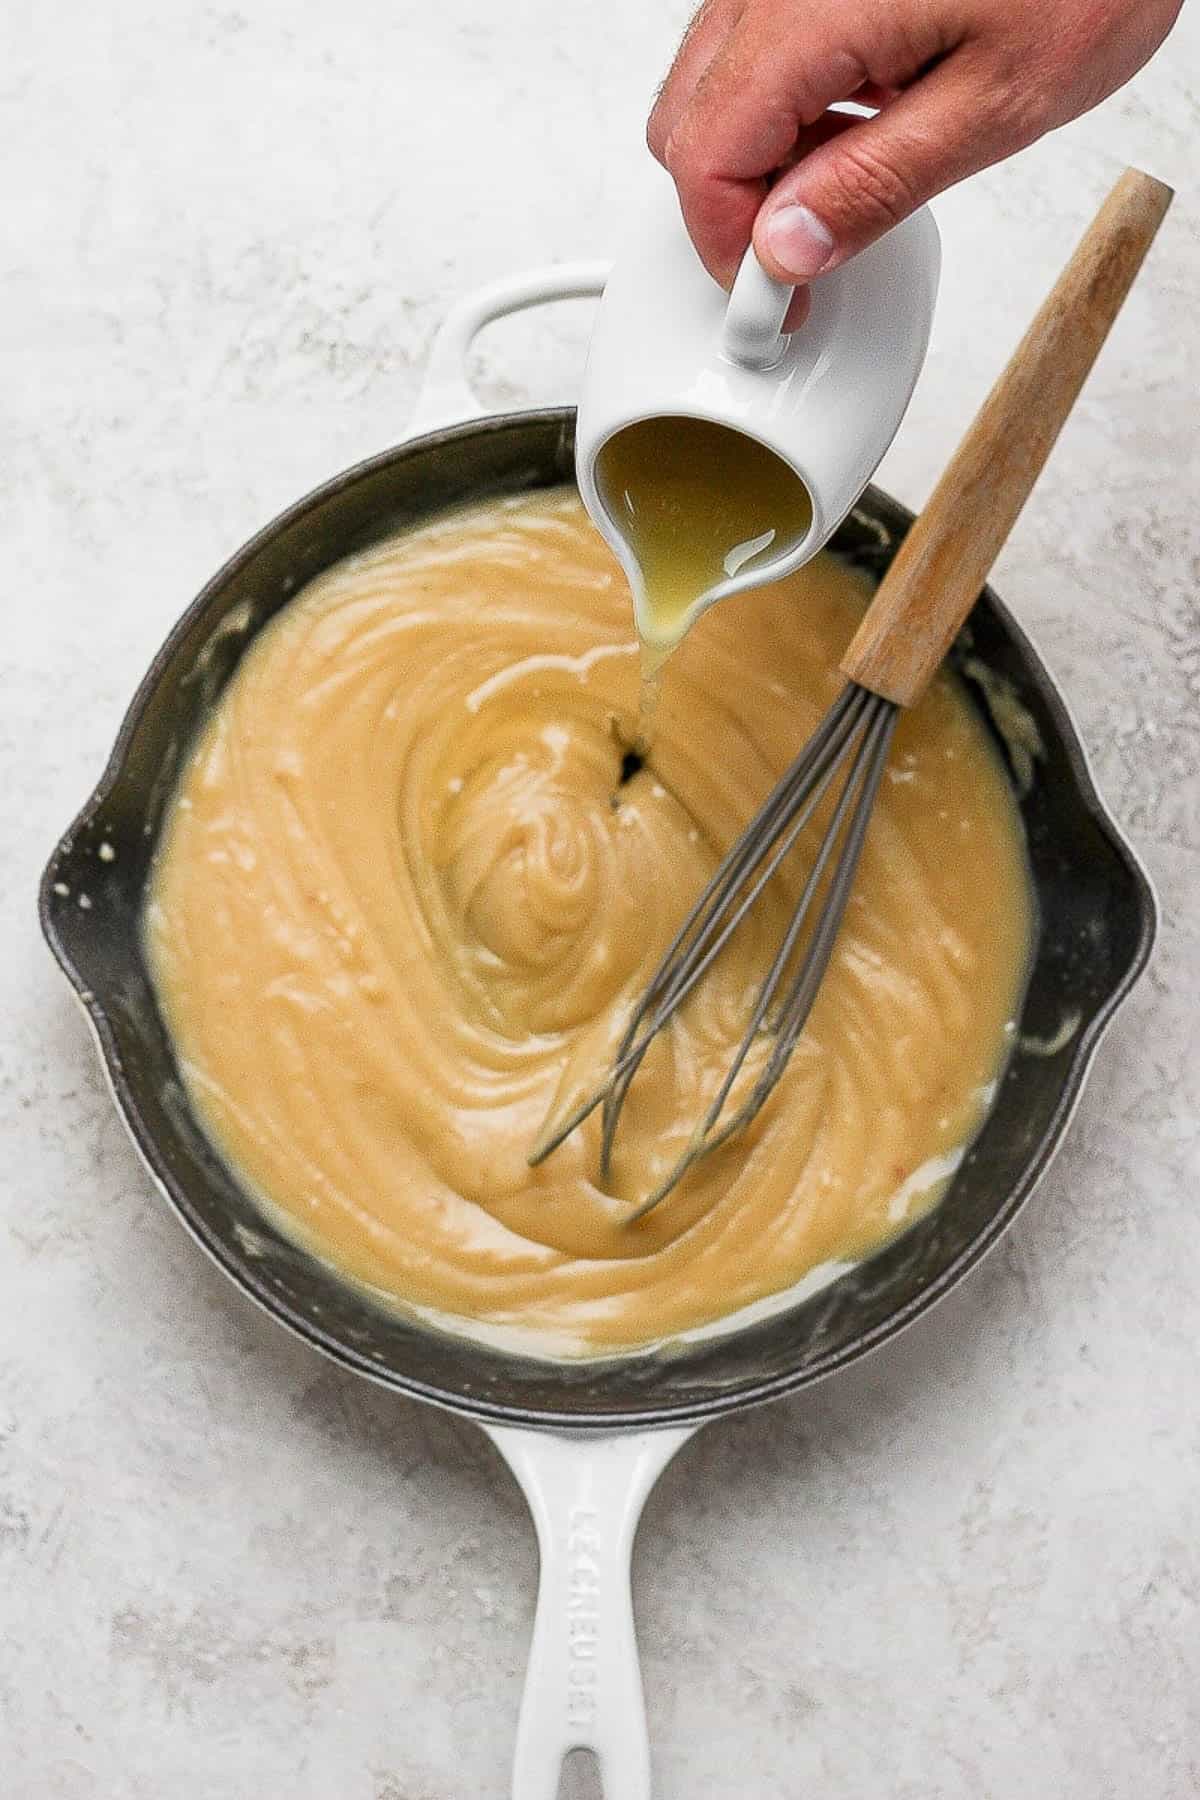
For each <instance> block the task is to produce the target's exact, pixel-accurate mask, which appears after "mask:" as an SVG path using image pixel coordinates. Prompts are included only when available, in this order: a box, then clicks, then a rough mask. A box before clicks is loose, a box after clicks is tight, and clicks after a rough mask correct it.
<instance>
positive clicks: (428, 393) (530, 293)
mask: <svg viewBox="0 0 1200 1800" xmlns="http://www.w3.org/2000/svg"><path fill="white" fill-rule="evenodd" d="M608 272H609V264H608V263H606V262H576V263H558V264H555V265H551V266H550V267H548V268H545V269H532V270H529V271H528V272H527V273H526V274H524V275H508V276H506V277H505V278H504V280H502V281H493V282H492V283H491V284H490V285H489V286H488V287H483V288H480V289H479V290H478V291H477V292H476V293H474V294H468V295H467V297H466V299H465V300H460V301H459V303H458V305H457V306H455V307H454V308H453V310H452V311H451V312H449V313H448V314H447V315H446V318H445V320H444V321H443V323H442V328H441V330H440V331H439V332H438V334H437V336H436V338H435V339H434V340H433V349H432V350H431V351H430V354H429V361H428V363H427V364H426V367H425V379H424V381H423V382H422V383H421V391H420V393H419V394H418V395H417V404H416V406H415V407H414V408H413V415H412V418H411V420H410V421H409V426H408V430H407V431H406V432H405V434H404V435H405V438H410V437H420V436H422V434H423V433H425V432H426V431H436V430H437V429H438V427H439V426H442V425H459V424H462V423H464V422H465V421H466V420H468V419H481V418H484V417H485V416H486V408H485V407H482V406H480V404H479V401H478V400H477V399H476V398H475V395H474V394H473V393H472V391H471V384H470V382H469V381H468V380H467V373H466V361H467V353H468V351H469V350H470V348H471V345H472V343H473V342H474V340H475V338H476V336H477V335H478V334H479V332H481V331H482V330H483V328H484V326H485V325H490V324H491V323H492V321H493V319H504V318H507V317H508V315H509V314H510V313H517V312H524V311H525V309H526V308H527V307H530V306H545V305H547V304H548V303H549V302H551V301H553V300H587V299H594V298H596V296H598V295H599V294H602V293H603V292H604V284H605V282H606V281H607V280H608Z"/></svg>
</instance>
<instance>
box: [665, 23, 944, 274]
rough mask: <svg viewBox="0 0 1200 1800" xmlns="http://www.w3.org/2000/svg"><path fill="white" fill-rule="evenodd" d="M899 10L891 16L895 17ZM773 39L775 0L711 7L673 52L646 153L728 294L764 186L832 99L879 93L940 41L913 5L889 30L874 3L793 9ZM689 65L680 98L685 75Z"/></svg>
mask: <svg viewBox="0 0 1200 1800" xmlns="http://www.w3.org/2000/svg"><path fill="white" fill-rule="evenodd" d="M897 10H899V9H897ZM797 11H798V17H797V18H795V19H793V20H791V21H790V23H789V25H788V28H787V30H786V31H781V27H780V9H779V7H778V5H777V4H776V3H775V0H745V4H744V5H743V6H742V8H741V10H740V11H737V10H736V9H735V8H732V7H730V6H728V5H725V4H722V3H721V0H718V3H717V4H716V5H715V6H713V7H712V8H711V9H710V10H709V11H708V12H707V13H706V14H701V16H700V20H699V21H698V24H697V32H696V40H697V41H696V42H695V43H694V44H693V45H691V46H690V47H689V46H688V45H686V44H685V47H684V51H685V53H686V60H685V61H684V62H683V63H682V64H681V65H679V66H680V67H681V68H682V69H683V70H684V73H683V74H682V75H681V76H680V78H679V80H678V81H677V79H676V72H675V71H673V72H672V76H671V80H670V81H669V82H668V86H667V89H666V90H665V91H664V95H663V102H662V103H661V112H660V114H659V116H658V117H657V118H656V119H655V120H654V122H653V129H652V132H651V146H652V148H654V149H655V152H656V154H657V155H658V156H659V158H660V160H661V161H663V162H664V163H665V164H666V167H667V168H668V169H669V171H670V173H671V175H672V176H673V177H674V180H675V185H676V188H677V189H678V192H679V201H680V206H681V209H682V211H683V216H684V221H685V223H686V225H687V228H688V231H689V233H690V234H691V237H692V240H693V242H694V243H695V245H696V249H697V251H698V252H699V254H700V257H701V259H702V261H703V262H704V264H705V266H706V268H708V270H709V271H710V273H711V274H713V275H714V276H715V277H716V279H717V280H718V281H720V282H722V283H723V284H724V285H726V286H728V285H729V283H730V282H731V281H732V279H733V276H734V275H735V273H736V272H737V268H738V264H739V263H740V261H741V259H742V256H743V255H744V254H745V251H746V248H747V246H748V244H749V242H750V235H751V231H752V229H753V226H754V220H755V217H756V216H757V213H758V210H759V208H760V206H761V205H762V203H763V201H764V199H765V198H766V193H767V188H768V185H769V182H770V178H771V177H772V176H773V175H774V173H775V171H776V170H778V169H779V168H780V167H782V166H784V165H785V164H786V163H787V162H788V161H789V160H790V158H791V157H792V156H793V155H794V153H795V150H796V146H797V141H798V137H799V135H800V133H802V132H803V131H804V130H805V129H806V128H809V127H811V126H813V125H814V124H815V123H816V121H818V120H820V119H821V117H822V115H823V114H824V113H825V111H826V109H827V108H828V107H829V106H830V105H832V104H833V103H834V102H835V101H839V100H845V99H848V98H849V97H850V96H851V95H853V94H856V93H863V92H865V93H866V94H868V95H869V96H872V97H874V96H875V95H876V94H880V95H883V94H888V95H890V94H891V93H892V92H893V91H894V90H895V89H897V88H898V87H900V86H902V85H903V83H904V82H906V81H908V80H910V79H911V78H912V76H913V75H915V73H916V72H917V70H918V69H919V68H920V67H921V66H922V64H923V63H924V62H927V61H928V60H929V57H930V56H932V55H934V54H936V53H937V51H938V50H939V49H940V48H941V47H942V39H941V38H940V37H939V36H938V35H937V32H936V30H935V28H934V26H933V25H932V24H929V25H927V24H926V23H925V19H926V15H927V12H931V11H932V9H920V11H919V13H918V19H919V24H918V26H917V27H916V28H915V29H912V30H910V29H907V28H906V29H903V30H902V29H900V28H899V27H898V26H897V24H896V23H895V18H894V16H893V14H892V13H891V12H890V11H889V9H885V8H883V7H881V6H879V5H878V4H877V3H876V0H826V4H825V5H823V6H821V7H815V8H813V9H811V12H810V11H809V10H808V9H797ZM696 68H698V69H699V75H698V77H697V78H696V80H695V84H694V86H693V87H692V89H691V91H690V93H689V94H688V95H687V96H686V98H684V97H683V86H684V81H685V79H687V78H688V76H689V75H690V73H691V71H692V70H694V69H696Z"/></svg>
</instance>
